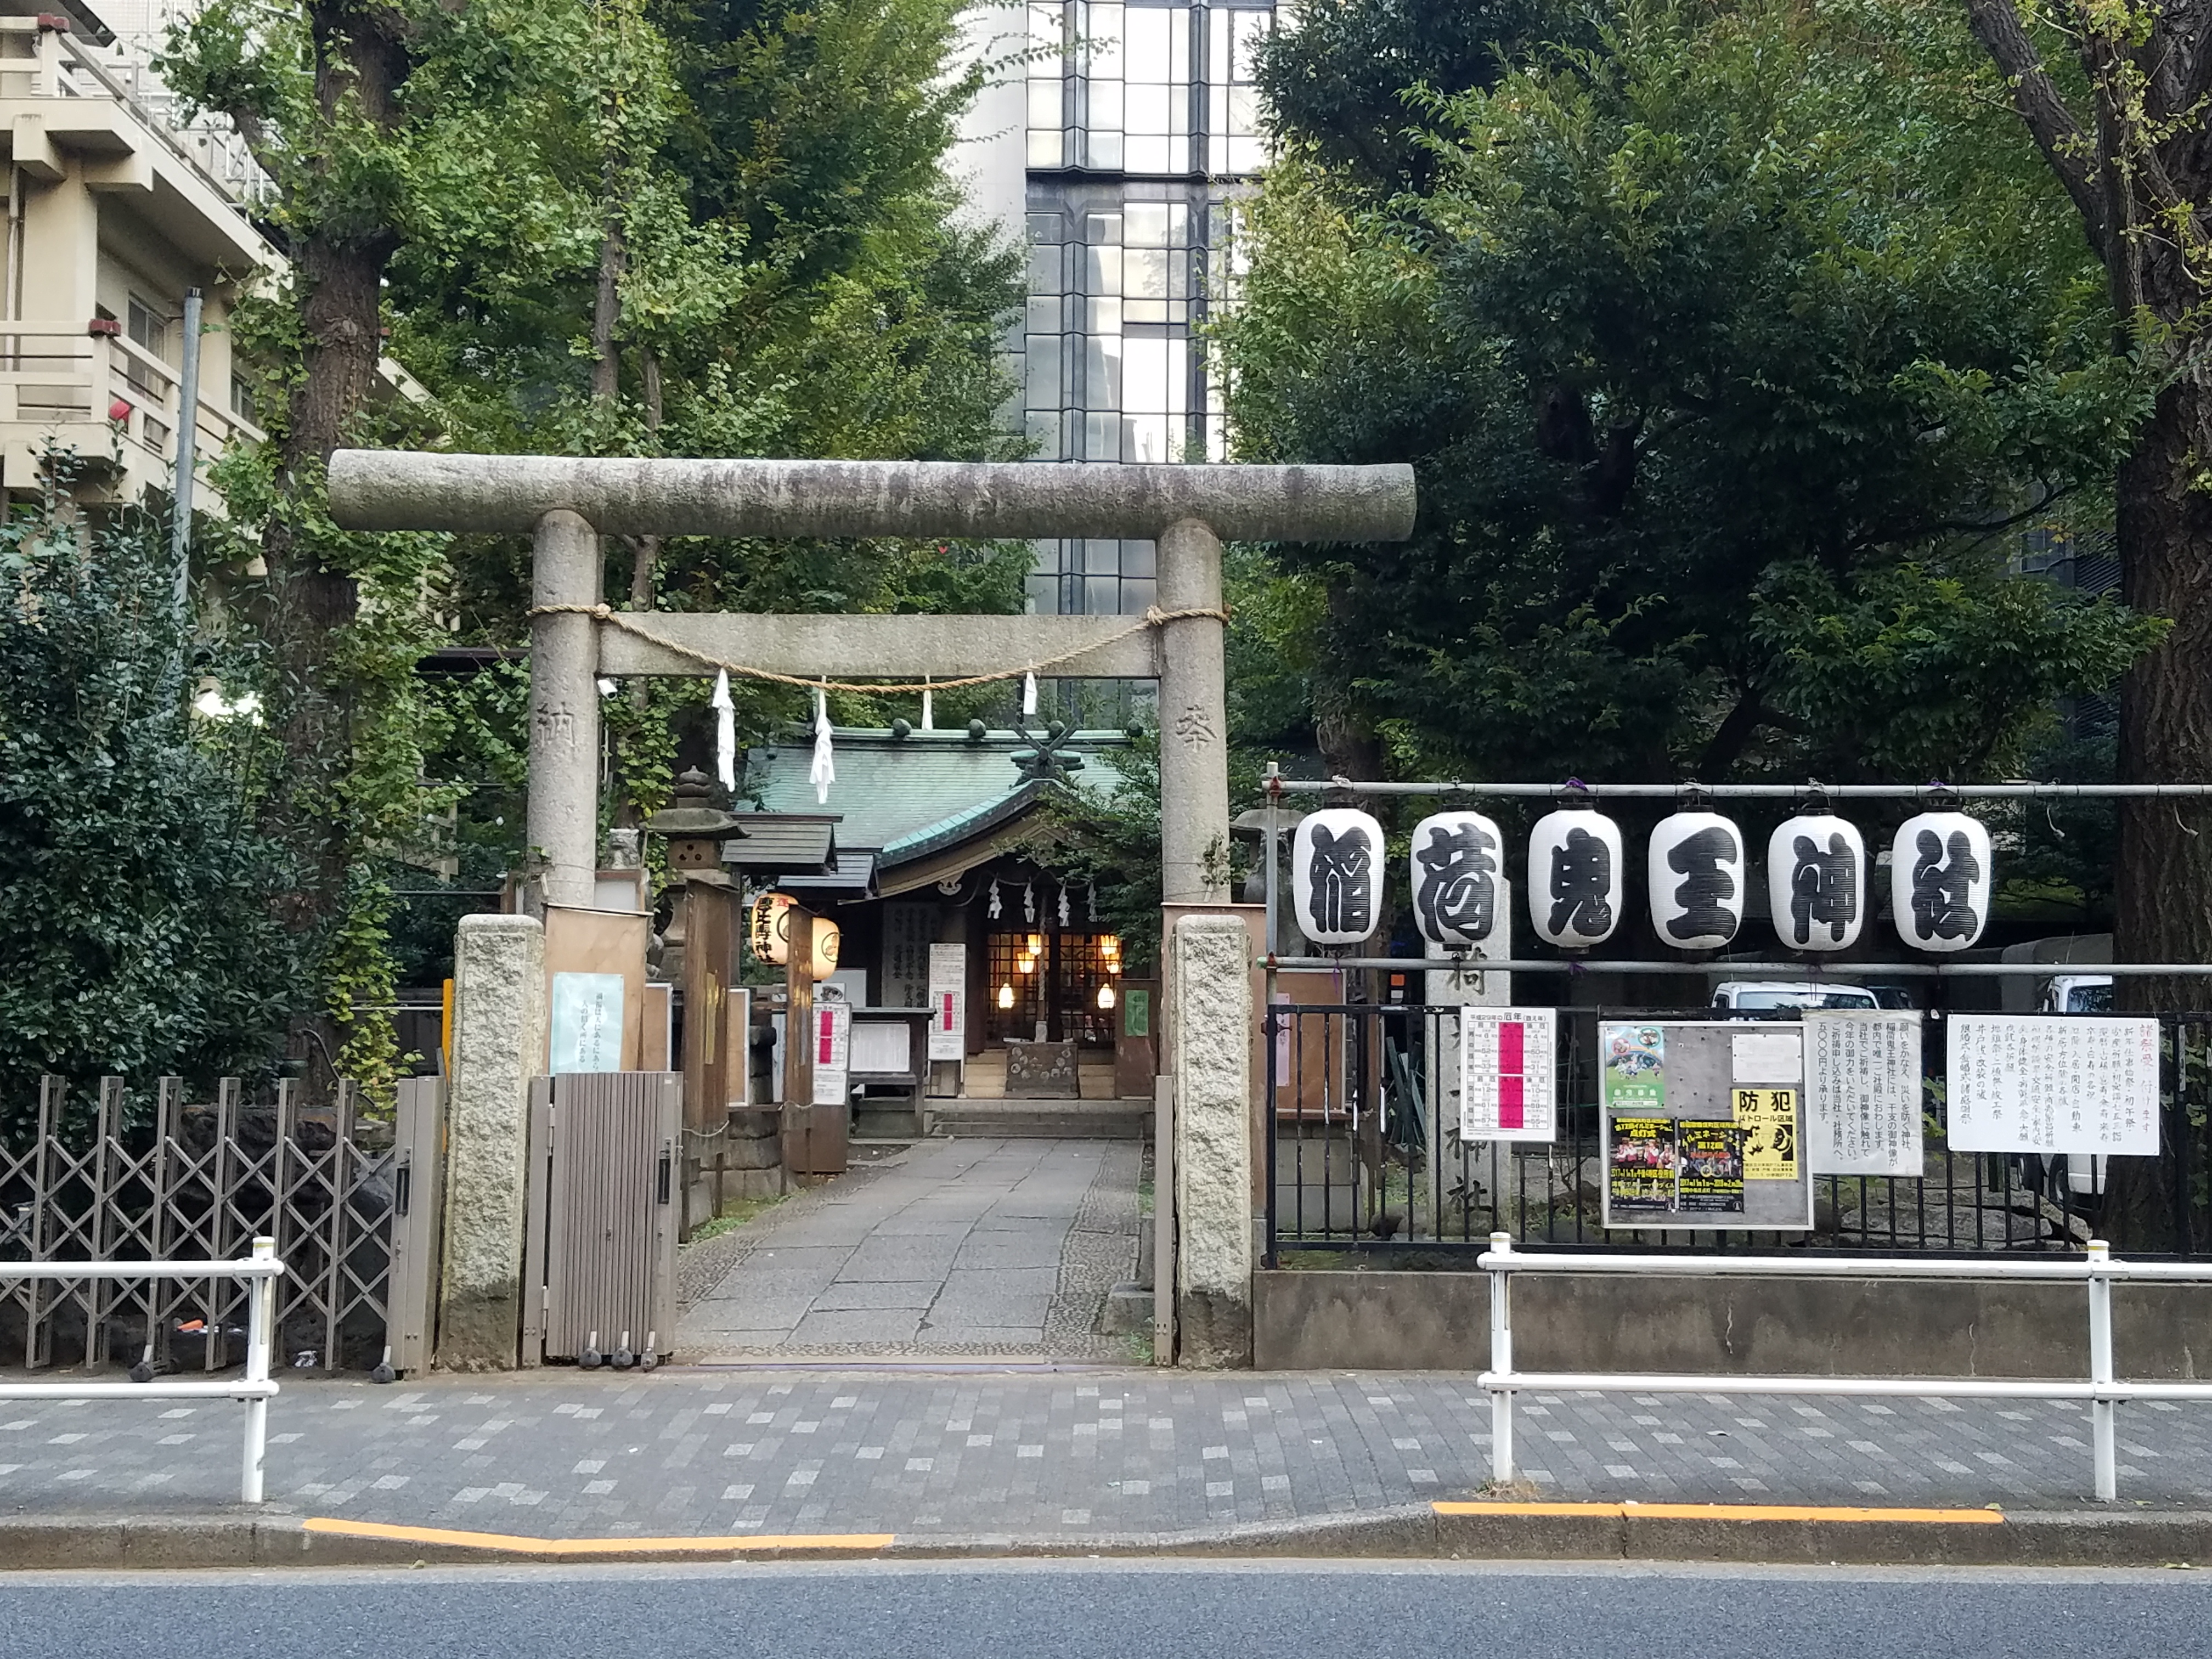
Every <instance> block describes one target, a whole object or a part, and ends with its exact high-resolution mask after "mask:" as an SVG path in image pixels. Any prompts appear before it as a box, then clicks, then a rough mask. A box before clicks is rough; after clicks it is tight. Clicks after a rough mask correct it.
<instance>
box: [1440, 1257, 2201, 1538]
mask: <svg viewBox="0 0 2212 1659" xmlns="http://www.w3.org/2000/svg"><path fill="white" fill-rule="evenodd" d="M1477 1265H1478V1266H1479V1267H1481V1268H1482V1270H1483V1271H1484V1272H1486V1273H1488V1274H1489V1275H1490V1369H1489V1370H1486V1371H1485V1372H1483V1373H1482V1376H1480V1379H1479V1381H1480V1384H1481V1386H1482V1387H1483V1388H1484V1389H1487V1390H1488V1391H1489V1394H1490V1469H1491V1477H1492V1480H1496V1481H1498V1482H1499V1483H1500V1484H1503V1483H1504V1482H1506V1481H1510V1480H1512V1479H1513V1396H1514V1395H1516V1393H1521V1392H1523V1391H1526V1390H1529V1389H1548V1390H1551V1391H1553V1392H1559V1393H1565V1392H1567V1391H1569V1390H1571V1389H1589V1390H1595V1391H1597V1392H1601V1393H1608V1394H1781V1395H1816V1394H1825V1395H1844V1396H1846V1397H1850V1396H1865V1397H1876V1398H1887V1397H1895V1396H1903V1397H1906V1398H1911V1399H1921V1400H1949V1399H1960V1400H2086V1401H2089V1402H2090V1403H2089V1413H2090V1419H2091V1429H2092V1433H2091V1436H2090V1439H2091V1443H2092V1447H2093V1454H2094V1456H2095V1460H2096V1475H2097V1497H2098V1498H2099V1499H2100V1501H2102V1502H2105V1503H2111V1502H2112V1500H2113V1499H2114V1498H2117V1497H2118V1495H2119V1491H2118V1488H2119V1467H2118V1459H2117V1457H2116V1455H2115V1453H2114V1449H2113V1444H2112V1436H2113V1428H2114V1413H2115V1408H2116V1407H2117V1406H2118V1402H2119V1401H2123V1400H2212V1383H2124V1382H2121V1381H2120V1380H2119V1379H2118V1376H2116V1375H2115V1374H2114V1369H2113V1363H2112V1283H2113V1281H2114V1280H2115V1279H2130V1280H2148V1281H2156V1280H2166V1281H2168V1282H2172V1281H2177V1280H2179V1281H2182V1282H2197V1283H2202V1282H2205V1281H2208V1280H2212V1262H2197V1261H2116V1260H2114V1259H2113V1257H2112V1249H2111V1247H2110V1246H2109V1245H2108V1244H2106V1243H2105V1242H2104V1241H2103V1240H2102V1239H2092V1240H2091V1241H2090V1243H2089V1249H2088V1254H2087V1255H2086V1256H2071V1257H2069V1256H2053V1257H2048V1258H2042V1259H2036V1260H2004V1259H1999V1260H1996V1261H1974V1260H1964V1261H1962V1260H1960V1259H1957V1258H1955V1257H1954V1258H1949V1259H1939V1258H1930V1257H1926V1256H1917V1257H1916V1256H1874V1255H1869V1256H1861V1257H1853V1256H1791V1255H1671V1254H1669V1255H1595V1254H1583V1253H1580V1252H1577V1253H1575V1254H1571V1255H1569V1254H1561V1255H1528V1254H1524V1253H1523V1252H1522V1251H1519V1250H1516V1249H1514V1248H1513V1236H1512V1235H1511V1234H1510V1233H1503V1232H1498V1233H1492V1234H1491V1236H1490V1248H1489V1249H1487V1250H1485V1251H1484V1252H1483V1253H1482V1255H1480V1257H1478V1258H1477ZM1515 1273H1627V1274H1634V1275H1638V1276H1640V1277H1646V1278H1669V1279H1717V1278H1724V1277H1749V1278H1773V1279H2072V1280H2078V1281H2080V1282H2081V1283H2083V1284H2086V1285H2087V1286H2088V1291H2089V1376H2088V1379H2087V1381H2086V1382H2081V1383H2075V1382H2071V1381H2061V1380H2057V1379H2052V1380H2051V1381H2047V1382H2046V1381H2042V1380H2039V1379H2031V1378H2019V1379H2015V1378H2008V1377H1982V1376H1961V1377H1952V1376H1693V1375H1690V1374H1686V1373H1682V1372H1674V1371H1668V1372H1660V1373H1656V1374H1650V1375H1644V1376H1632V1375H1628V1374H1625V1373H1620V1372H1582V1371H1516V1370H1514V1369H1513V1311H1512V1294H1513V1293H1512V1278H1513V1275H1514V1274H1515Z"/></svg>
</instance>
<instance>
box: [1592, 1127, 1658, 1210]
mask: <svg viewBox="0 0 2212 1659" xmlns="http://www.w3.org/2000/svg"><path fill="white" fill-rule="evenodd" d="M1610 1163H1611V1168H1610V1169H1609V1170H1608V1171H1607V1198H1608V1199H1609V1200H1611V1202H1612V1206H1613V1214H1615V1215H1622V1214H1626V1213H1628V1212H1633V1211H1639V1210H1641V1211H1650V1212H1661V1213H1663V1212H1666V1211H1668V1210H1671V1209H1673V1208H1674V1119H1673V1118H1671V1117H1617V1118H1615V1119H1613V1152H1612V1157H1611V1160H1610Z"/></svg>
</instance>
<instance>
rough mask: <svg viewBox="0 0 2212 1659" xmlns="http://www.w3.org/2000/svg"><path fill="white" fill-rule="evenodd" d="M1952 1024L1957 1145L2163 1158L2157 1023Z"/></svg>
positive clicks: (2029, 1020)
mask: <svg viewBox="0 0 2212 1659" xmlns="http://www.w3.org/2000/svg"><path fill="white" fill-rule="evenodd" d="M1947 1024H1948V1026H1949V1028H1950V1037H1949V1041H1948V1059H1949V1062H1950V1064H1949V1073H1950V1077H1949V1089H1948V1109H1949V1128H1950V1138H1951V1146H1952V1147H1953V1149H1954V1151H1957V1152H2105V1153H2118V1154H2119V1155H2121V1156H2123V1157H2130V1158H2155V1157H2157V1156H2158V1109H2159V1095H2158V1073H2159V1042H2158V1021H2157V1020H2156V1019H2128V1018H2109V1019H2108V1018H2091V1017H2088V1016H2086V1015H2078V1014H2077V1015H2071V1016H2065V1017H2051V1016H2040V1015H2022V1014H1954V1015H1953V1016H1952V1017H1951V1018H1950V1019H1949V1020H1948V1022H1947Z"/></svg>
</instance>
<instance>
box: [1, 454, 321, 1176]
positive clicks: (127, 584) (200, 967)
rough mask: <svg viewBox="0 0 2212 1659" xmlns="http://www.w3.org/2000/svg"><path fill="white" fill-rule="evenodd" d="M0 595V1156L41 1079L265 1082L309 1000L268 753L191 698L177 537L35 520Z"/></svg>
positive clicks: (7, 559)
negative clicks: (195, 706) (290, 914)
mask: <svg viewBox="0 0 2212 1659" xmlns="http://www.w3.org/2000/svg"><path fill="white" fill-rule="evenodd" d="M64 470H65V469H64ZM0 592H4V595H5V598H4V601H0V1137H12V1136H14V1135H15V1134H19V1133H21V1131H22V1130H23V1128H24V1127H25V1126H26V1124H27V1123H30V1122H35V1121H36V1116H35V1114H36V1108H37V1099H38V1090H37V1080H38V1078H39V1076H40V1074H41V1073H49V1072H51V1073H59V1074H61V1075H63V1076H64V1077H67V1078H69V1079H71V1080H72V1081H73V1082H75V1083H77V1084H80V1085H88V1084H90V1083H92V1082H94V1081H95V1080H96V1079H99V1078H100V1077H101V1076H103V1075H107V1074H116V1075H120V1076H122V1077H123V1078H125V1079H127V1080H128V1081H129V1082H130V1083H131V1084H132V1085H134V1086H136V1087H139V1088H145V1087H149V1086H150V1085H151V1084H152V1082H153V1080H154V1079H155V1078H156V1077H159V1076H162V1075H165V1074H176V1075H180V1076H183V1077H185V1078H186V1079H190V1080H191V1082H192V1083H193V1084H194V1085H196V1086H198V1087H203V1088H204V1087H207V1086H210V1085H211V1084H212V1082H213V1080H214V1079H215V1078H216V1076H218V1075H221V1074H225V1073H243V1074H246V1075H249V1076H251V1075H258V1074H259V1073H262V1072H264V1070H265V1068H266V1066H267V1065H268V1062H269V1059H270V1055H271V1054H273V1053H274V1052H275V1050H276V1039H277V1037H278V1036H279V1034H281V1033H282V1031H283V1027H284V1023H285V1020H286V1018H287V1017H288V1016H289V1015H290V1014H291V1013H292V1012H294V1011H295V1008H296V1007H297V1006H298V1005H299V1000H300V998H301V990H300V987H299V985H298V983H297V973H296V969H297V957H296V953H295V950H294V948H293V941H292V939H291V937H290V936H289V934H288V933H286V932H285V930H284V929H283V927H282V926H281V925H280V923H279V921H278V920H277V913H276V900H277V898H278V896H279V895H280V894H281V892H282V891H283V889H284V887H285V884H286V883H287V881H288V879H289V878H290V877H291V875H292V873H293V872H292V871H291V869H290V866H289V861H288V860H287V858H286V856H285V854H284V852H283V848H282V847H281V846H280V845H278V844H276V843H275V842H271V841H270V840H269V839H267V838H266V837H264V836H262V835H261V834H259V833H258V831H257V830H256V829H255V827H254V823H253V819H254V810H255V806H256V800H255V796H256V793H257V792H258V788H259V787H261V781H262V779H263V778H264V775H265V770H264V767H263V766H262V764H261V762H262V761H263V760H264V758H265V750H266V747H267V740H266V738H265V736H264V734H263V733H261V732H259V730H258V727H256V726H253V725H252V723H251V722H250V721H249V720H245V719H244V718H242V717H241V718H240V719H238V720H234V721H230V722H228V723H225V724H223V725H221V726H210V725H207V724H204V723H202V722H199V721H196V720H195V719H194V718H193V716H191V714H189V713H188V712H187V711H186V708H185V702H184V699H183V697H182V696H180V695H179V690H180V684H181V683H182V677H183V675H184V673H185V661H184V658H183V656H182V654H181V653H182V649H183V647H184V644H185V642H184V641H181V640H180V638H179V629H178V627H177V623H176V618H175V615H174V612H173V609H172V607H171V605H170V601H169V593H170V568H169V562H168V557H167V541H166V538H165V537H164V536H162V535H161V531H160V528H159V526H156V525H155V524H153V523H151V522H150V521H149V520H145V519H143V518H142V517H139V516H138V515H137V514H125V515H124V516H121V517H119V518H118V519H116V520H113V521H112V522H109V523H106V524H103V525H100V526H87V525H82V524H78V523H73V522H68V521H65V520H64V519H63V518H62V517H60V516H59V515H58V514H57V513H56V512H55V511H54V504H53V501H52V500H51V499H49V500H48V501H46V502H45V503H43V504H42V505H40V506H37V507H31V508H19V509H18V511H17V514H16V516H15V517H14V518H12V519H10V520H9V521H8V522H7V523H6V524H5V525H4V526H0ZM202 665H203V666H212V665H211V664H206V663H204V662H203V664H202ZM196 727H197V729H195V728H196Z"/></svg>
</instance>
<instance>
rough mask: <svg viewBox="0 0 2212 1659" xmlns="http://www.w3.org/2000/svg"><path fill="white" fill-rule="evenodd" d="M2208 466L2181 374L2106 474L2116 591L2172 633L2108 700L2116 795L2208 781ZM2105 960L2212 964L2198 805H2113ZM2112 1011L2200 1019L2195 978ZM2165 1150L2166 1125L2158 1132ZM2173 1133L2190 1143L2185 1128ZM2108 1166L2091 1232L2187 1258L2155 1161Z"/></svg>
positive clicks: (2211, 878)
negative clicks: (2114, 730) (2190, 1012)
mask: <svg viewBox="0 0 2212 1659" xmlns="http://www.w3.org/2000/svg"><path fill="white" fill-rule="evenodd" d="M2206 454H2212V386H2208V385H2207V383H2206V381H2205V379H2204V378H2203V375H2201V374H2189V373H2185V374H2183V375H2182V376H2181V377H2179V378H2177V379H2176V380H2173V381H2172V383H2171V384H2170V385H2168V386H2166V389H2165V391H2164V392H2161V393H2160V397H2159V400H2158V406H2157V412H2156V413H2155V414H2154V416H2153V417H2152V419H2151V422H2150V423H2149V424H2148V426H2146V427H2145V428H2143V430H2142V435H2141V436H2140V439H2139V441H2138V442H2137V444H2136V451H2135V453H2134V454H2132V455H2131V456H2130V457H2129V458H2128V459H2127V461H2126V463H2125V464H2124V465H2123V466H2122V468H2121V469H2120V477H2119V488H2118V502H2117V507H2118V514H2117V517H2118V532H2119V553H2120V569H2121V583H2122V592H2123V594H2124V597H2125V599H2126V600H2127V602H2128V604H2129V605H2131V606H2133V607H2134V608H2135V609H2136V610H2137V611H2142V612H2144V613H2146V614H2148V615H2150V616H2154V617H2171V618H2172V621H2173V632H2172V634H2171V635H2168V636H2167V638H2166V642H2165V643H2164V644H2163V645H2161V646H2160V647H2159V648H2158V649H2157V650H2155V651H2154V652H2152V653H2150V654H2149V655H2148V656H2147V657H2145V658H2144V659H2142V661H2141V662H2139V663H2138V664H2136V666H2135V667H2134V669H2132V670H2131V671H2130V672H2129V674H2128V677H2127V678H2126V679H2125V680H2124V681H2123V682H2122V684H2121V687H2120V764H2119V776H2120V781H2122V782H2124V783H2194V782H2212V673H2208V671H2207V670H2206V665H2207V664H2212V495H2206V494H2205V492H2204V491H2203V490H2202V489H2192V488H2191V478H2192V477H2193V475H2194V474H2195V473H2196V471H2197V469H2198V468H2199V467H2200V466H2201V465H2202V461H2201V459H2199V458H2201V457H2203V456H2204V455H2206ZM2119 821H2120V842H2119V869H2118V881H2117V884H2116V885H2117V893H2116V908H2117V911H2118V915H2117V916H2116V918H2115V929H2114V934H2115V937H2114V941H2113V943H2114V954H2115V956H2116V957H2117V958H2118V960H2119V961H2122V962H2175V963H2181V962H2212V805H2208V804H2207V803H2205V802H2203V801H2201V800H2159V799H2142V800H2124V801H2122V802H2121V804H2120V811H2119ZM2113 988H2114V991H2115V996H2114V999H2113V1001H2114V1005H2115V1006H2118V1007H2121V1008H2129V1009H2136V1010H2140V1011H2142V1012H2174V1011H2176V1010H2179V1009H2185V1008H2203V1007H2204V1006H2207V1003H2208V1000H2212V986H2208V985H2207V983H2206V981H2203V980H2202V979H2148V978H2145V979H2123V980H2121V981H2118V984H2117V985H2116V986H2115V987H2113ZM2166 1128H2167V1132H2168V1135H2169V1138H2170V1137H2171V1134H2172V1133H2175V1132H2177V1127H2176V1123H2175V1120H2174V1119H2173V1118H2172V1117H2169V1119H2168V1120H2167V1125H2166ZM2178 1132H2179V1133H2184V1134H2187V1133H2192V1131H2191V1128H2190V1127H2189V1126H2187V1125H2186V1123H2183V1124H2181V1125H2180V1126H2179V1130H2178ZM2180 1151H2181V1149H2180V1148H2178V1147H2174V1146H2167V1147H2166V1149H2165V1156H2163V1157H2161V1158H2114V1159H2113V1160H2112V1165H2111V1170H2110V1176H2109V1178H2108V1181H2107V1187H2106V1198H2105V1215H2104V1223H2105V1225H2104V1231H2105V1232H2106V1234H2107V1235H2108V1236H2109V1237H2111V1238H2112V1242H2113V1243H2115V1244H2116V1245H2118V1246H2119V1247H2120V1248H2122V1249H2137V1250H2142V1249H2185V1248H2188V1247H2189V1246H2190V1245H2191V1242H2192V1241H2191V1239H2190V1238H2189V1237H2188V1233H2189V1231H2190V1229H2189V1218H2188V1217H2187V1215H2186V1214H2185V1213H2180V1212H2177V1207H2176V1205H2175V1203H2174V1194H2173V1191H2172V1178H2171V1169H2170V1167H2169V1164H2168V1162H2167V1160H2168V1159H2170V1158H2173V1157H2175V1156H2177V1155H2178V1154H2179V1152H2180Z"/></svg>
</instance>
